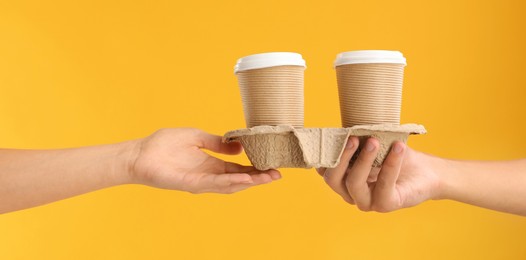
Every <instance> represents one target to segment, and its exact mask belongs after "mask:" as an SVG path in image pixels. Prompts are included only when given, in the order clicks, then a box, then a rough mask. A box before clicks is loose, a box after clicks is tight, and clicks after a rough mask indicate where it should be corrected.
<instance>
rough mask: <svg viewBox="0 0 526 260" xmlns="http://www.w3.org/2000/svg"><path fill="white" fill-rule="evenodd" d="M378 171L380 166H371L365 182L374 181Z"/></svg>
mask: <svg viewBox="0 0 526 260" xmlns="http://www.w3.org/2000/svg"><path fill="white" fill-rule="evenodd" d="M379 173H380V167H373V168H372V169H371V171H370V172H369V176H368V177H367V182H369V183H371V182H375V181H376V180H377V179H378V174H379Z"/></svg>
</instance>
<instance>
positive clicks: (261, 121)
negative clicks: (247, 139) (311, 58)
mask: <svg viewBox="0 0 526 260" xmlns="http://www.w3.org/2000/svg"><path fill="white" fill-rule="evenodd" d="M234 70H235V74H236V76H237V79H238V83H239V89H240V92H241V100H242V102H243V112H244V115H245V122H246V125H247V127H248V128H250V127H254V126H259V125H292V126H293V127H297V128H300V127H303V122H304V94H303V75H304V70H305V61H304V60H303V58H302V57H301V55H300V54H297V53H262V54H255V55H251V56H247V57H244V58H241V59H239V60H238V63H237V64H236V66H235V69H234Z"/></svg>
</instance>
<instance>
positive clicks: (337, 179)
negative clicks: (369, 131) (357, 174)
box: [323, 137, 359, 203]
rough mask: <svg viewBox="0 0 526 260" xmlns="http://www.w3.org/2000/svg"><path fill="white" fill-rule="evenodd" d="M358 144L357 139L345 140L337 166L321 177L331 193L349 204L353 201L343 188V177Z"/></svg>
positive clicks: (326, 171) (327, 170)
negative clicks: (333, 192)
mask: <svg viewBox="0 0 526 260" xmlns="http://www.w3.org/2000/svg"><path fill="white" fill-rule="evenodd" d="M358 144H359V141H358V138H356V137H350V138H349V139H348V140H347V144H346V145H345V149H344V150H343V153H342V156H341V158H340V163H339V164H338V166H336V167H334V168H329V169H326V170H325V172H324V175H323V177H324V179H325V182H326V183H327V184H328V185H329V187H331V189H332V190H333V191H335V192H336V193H338V194H339V195H340V196H342V198H343V199H344V200H345V201H347V202H349V203H353V202H354V201H353V200H352V198H351V196H350V195H349V192H348V191H347V188H346V187H345V180H344V177H345V174H346V172H347V169H348V168H349V163H350V161H351V158H352V156H353V154H354V152H356V149H358Z"/></svg>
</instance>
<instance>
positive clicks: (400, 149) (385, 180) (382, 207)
mask: <svg viewBox="0 0 526 260" xmlns="http://www.w3.org/2000/svg"><path fill="white" fill-rule="evenodd" d="M404 153H405V144H404V143H402V142H396V143H394V144H393V146H392V147H391V151H390V152H389V154H388V155H387V158H386V159H385V161H384V162H383V164H382V170H381V171H380V173H379V174H378V179H377V180H376V184H375V186H374V191H373V205H374V207H373V208H374V210H376V211H380V212H386V211H390V210H392V209H394V208H399V207H400V206H401V205H400V199H399V198H397V197H396V196H393V195H394V194H395V187H396V180H397V179H398V176H399V175H400V169H401V167H402V161H403V158H404Z"/></svg>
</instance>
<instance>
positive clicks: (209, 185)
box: [193, 173, 254, 193]
mask: <svg viewBox="0 0 526 260" xmlns="http://www.w3.org/2000/svg"><path fill="white" fill-rule="evenodd" d="M253 183H254V181H253V180H252V177H251V176H250V175H249V174H247V173H225V174H205V175H203V176H202V177H201V178H200V179H199V181H198V183H197V184H196V187H195V188H194V191H193V192H195V193H205V192H215V193H229V188H230V187H231V186H232V185H235V184H245V185H252V184H253Z"/></svg>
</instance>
